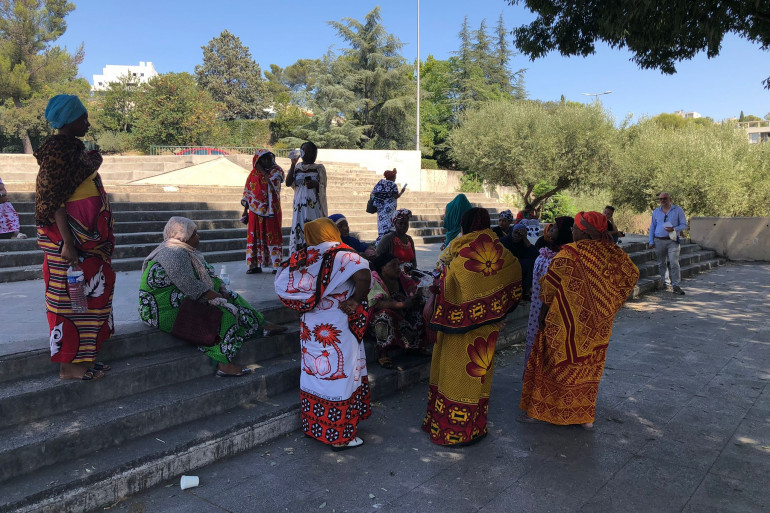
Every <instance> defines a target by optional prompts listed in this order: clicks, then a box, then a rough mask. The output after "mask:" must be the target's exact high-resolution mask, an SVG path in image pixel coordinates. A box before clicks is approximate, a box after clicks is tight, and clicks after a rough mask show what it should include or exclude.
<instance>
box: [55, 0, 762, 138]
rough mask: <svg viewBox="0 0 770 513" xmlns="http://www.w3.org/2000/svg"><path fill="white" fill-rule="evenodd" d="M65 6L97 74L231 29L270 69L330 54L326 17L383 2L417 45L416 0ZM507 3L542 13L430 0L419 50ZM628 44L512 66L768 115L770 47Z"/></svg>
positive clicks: (537, 80)
mask: <svg viewBox="0 0 770 513" xmlns="http://www.w3.org/2000/svg"><path fill="white" fill-rule="evenodd" d="M74 3H75V4H76V9H75V10H74V11H73V12H72V13H70V15H69V16H68V17H67V18H66V21H67V24H68V27H67V31H66V33H65V34H64V35H63V36H62V37H61V38H60V39H59V40H58V41H57V42H56V44H59V45H61V46H66V47H67V48H68V49H70V50H71V51H74V50H75V49H77V48H78V47H79V46H80V44H81V43H82V44H83V45H84V50H85V59H84V61H83V63H82V64H81V66H80V75H81V76H82V77H84V78H86V79H87V80H88V81H89V82H90V83H93V75H94V74H101V73H102V68H103V67H104V66H105V65H107V64H124V65H128V64H132V65H138V64H139V62H140V61H151V62H153V63H154V65H155V68H156V70H157V71H158V72H159V73H168V72H182V71H187V72H190V73H192V72H193V71H194V69H195V66H196V65H198V64H201V62H202V59H203V52H202V50H201V47H202V46H204V45H206V44H207V43H208V42H209V41H210V40H211V39H213V38H215V37H217V36H218V35H219V34H220V33H221V32H222V31H223V30H229V31H230V32H232V33H233V34H235V35H236V36H238V37H239V38H240V39H241V42H242V43H243V44H244V45H246V46H248V47H249V49H250V51H251V54H252V56H253V57H254V60H255V61H256V62H257V63H258V64H259V65H260V66H261V68H262V69H263V70H265V69H268V70H269V65H270V64H277V65H279V66H281V67H285V66H288V65H290V64H292V63H294V62H295V61H296V60H297V59H301V58H310V59H312V58H318V57H321V56H322V55H323V54H324V53H326V51H327V50H328V49H330V48H331V49H333V50H335V51H337V52H339V51H340V50H342V49H344V48H345V47H346V45H345V42H344V41H343V40H341V39H340V38H339V37H338V36H337V34H336V32H335V31H334V29H333V28H332V27H331V26H330V25H329V24H328V21H333V20H336V21H339V20H342V19H343V18H354V19H357V20H363V17H364V16H365V15H366V14H367V13H368V12H369V11H371V10H372V9H373V8H374V7H376V6H377V5H380V7H381V15H382V22H383V25H384V26H385V28H386V30H387V31H388V32H390V33H392V34H394V35H395V36H397V37H398V38H399V39H400V40H401V42H402V43H403V44H404V46H403V48H402V55H403V56H404V57H405V58H406V59H407V60H409V61H413V59H415V58H416V56H417V0H384V1H381V2H379V3H378V2H371V1H368V0H357V1H353V0H335V1H327V2H322V1H317V0H304V1H292V0H284V1H283V2H264V1H261V0H257V1H253V0H252V1H242V0H220V1H219V2H202V1H200V0H187V1H184V2H182V1H179V0H162V1H157V0H156V1H148V0H132V1H130V2H128V1H123V0H74ZM501 13H502V14H503V17H504V20H505V25H506V27H507V28H508V29H511V28H513V27H515V26H519V25H523V24H525V23H527V22H528V21H530V20H532V19H533V18H534V15H533V14H532V13H531V12H529V11H528V10H527V9H526V8H524V7H521V6H514V7H511V6H509V5H508V3H507V2H506V1H504V0H476V1H475V2H467V1H463V0H421V1H420V57H421V58H422V60H425V58H426V57H427V56H428V55H433V56H434V57H435V58H437V59H446V58H448V57H450V56H451V55H452V54H453V52H455V51H456V50H457V49H458V47H459V39H458V36H457V34H458V32H459V31H460V28H461V25H462V22H463V18H464V17H465V16H468V21H469V25H470V27H471V28H472V29H474V30H475V29H477V28H478V27H479V25H480V23H481V22H482V20H486V24H487V26H488V28H489V33H490V35H491V34H492V30H493V29H494V27H495V25H496V24H497V20H498V17H499V16H500V14H501ZM630 57H631V54H630V53H629V52H627V51H625V50H614V49H611V48H609V47H607V46H597V51H596V53H595V54H594V55H591V56H588V57H585V58H583V57H571V58H565V57H562V56H560V55H558V54H554V53H551V54H549V55H547V56H546V57H543V58H541V59H538V60H536V61H534V62H533V61H530V60H529V59H527V58H525V57H524V56H522V55H518V56H515V57H514V58H513V59H512V62H511V68H512V69H513V70H518V69H521V68H525V69H526V72H525V74H524V80H525V85H526V88H527V93H528V95H529V97H530V98H532V99H538V100H558V99H559V98H560V97H561V95H564V96H565V97H566V98H567V100H571V101H578V102H590V101H594V97H591V96H585V95H583V93H598V92H603V91H612V93H611V94H607V95H603V96H601V102H602V104H603V105H604V106H605V107H606V108H607V109H609V110H610V111H611V112H612V114H613V116H614V117H615V119H616V121H617V122H618V123H619V122H621V121H622V120H623V119H625V118H626V117H627V116H629V115H630V116H631V118H632V120H634V121H636V120H638V119H639V118H640V117H641V116H654V115H657V114H660V113H662V112H674V111H677V110H684V111H686V112H689V111H696V112H698V113H700V114H701V115H703V116H710V117H712V118H714V119H715V120H721V119H725V118H729V117H737V116H738V115H739V114H740V112H741V111H743V112H744V113H745V114H754V115H757V116H760V117H764V116H765V115H766V114H768V113H770V91H768V90H765V89H764V88H763V86H762V80H764V79H765V78H766V77H768V76H770V51H762V50H760V47H759V45H756V44H751V43H748V42H747V41H745V40H743V39H740V38H738V37H734V36H728V37H726V38H725V40H724V42H723V45H722V50H721V52H720V55H719V56H718V57H716V58H714V59H707V58H706V56H705V54H700V55H698V56H697V57H696V58H694V59H693V60H691V61H684V62H682V63H680V64H679V65H678V66H677V71H678V72H677V73H676V74H675V75H664V74H662V73H661V72H660V71H657V70H641V69H639V68H638V67H637V66H636V64H634V63H633V62H631V61H630Z"/></svg>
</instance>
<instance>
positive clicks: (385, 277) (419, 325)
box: [369, 253, 430, 369]
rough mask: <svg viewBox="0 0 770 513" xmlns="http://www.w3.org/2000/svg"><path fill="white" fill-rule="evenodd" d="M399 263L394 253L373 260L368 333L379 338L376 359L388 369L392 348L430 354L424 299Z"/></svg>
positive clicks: (415, 283) (391, 364)
mask: <svg viewBox="0 0 770 513" xmlns="http://www.w3.org/2000/svg"><path fill="white" fill-rule="evenodd" d="M399 264H400V261H399V260H398V258H396V257H395V256H394V255H393V253H382V254H380V255H378V256H377V257H376V258H375V259H374V260H373V261H372V265H373V269H374V270H373V271H372V288H371V290H370V291H369V310H370V314H369V315H370V319H371V320H370V323H369V332H370V333H371V334H373V335H374V336H375V338H376V339H377V358H378V360H377V361H378V363H379V364H380V366H381V367H384V368H386V369H390V368H391V367H393V362H392V361H391V359H390V357H389V356H388V350H390V349H392V348H393V347H400V348H403V349H406V350H407V351H410V352H415V353H417V352H420V353H421V354H424V355H430V350H428V349H427V347H426V339H425V323H424V322H423V317H422V309H423V306H424V302H425V301H424V299H423V297H422V293H421V292H420V289H419V288H418V286H417V282H416V281H414V280H413V279H412V278H411V277H410V276H409V275H408V274H406V273H404V272H403V271H401V269H400V268H399Z"/></svg>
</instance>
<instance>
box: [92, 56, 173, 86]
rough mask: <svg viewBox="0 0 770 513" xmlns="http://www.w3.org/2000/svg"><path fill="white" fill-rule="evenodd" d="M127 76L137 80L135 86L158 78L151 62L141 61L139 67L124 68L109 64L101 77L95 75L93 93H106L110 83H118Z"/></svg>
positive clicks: (119, 65)
mask: <svg viewBox="0 0 770 513" xmlns="http://www.w3.org/2000/svg"><path fill="white" fill-rule="evenodd" d="M126 75H128V76H130V77H132V78H135V79H136V81H135V82H134V83H135V84H143V83H145V82H147V81H148V80H150V79H151V78H152V77H154V76H157V75H158V72H157V71H155V66H153V65H152V63H151V62H144V61H140V62H139V65H138V66H124V65H121V64H108V65H106V66H105V67H104V68H103V69H102V74H101V75H94V83H93V84H92V85H91V90H92V91H104V90H106V89H107V88H108V87H109V84H110V82H118V81H119V79H120V78H121V77H125V76H126Z"/></svg>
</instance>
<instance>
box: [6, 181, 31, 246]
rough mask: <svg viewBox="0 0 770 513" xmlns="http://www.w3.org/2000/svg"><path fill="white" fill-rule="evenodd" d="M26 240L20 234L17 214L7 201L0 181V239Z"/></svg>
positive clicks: (24, 236)
mask: <svg viewBox="0 0 770 513" xmlns="http://www.w3.org/2000/svg"><path fill="white" fill-rule="evenodd" d="M11 238H15V239H26V238H27V236H26V235H24V234H23V233H21V232H20V225H19V214H17V213H16V209H14V208H13V205H11V202H10V201H8V191H7V190H6V189H5V185H4V184H3V180H2V179H0V239H11Z"/></svg>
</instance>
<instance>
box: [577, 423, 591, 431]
mask: <svg viewBox="0 0 770 513" xmlns="http://www.w3.org/2000/svg"><path fill="white" fill-rule="evenodd" d="M580 427H582V428H583V429H586V430H588V431H591V430H592V429H593V428H594V423H593V422H586V423H585V424H580Z"/></svg>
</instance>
